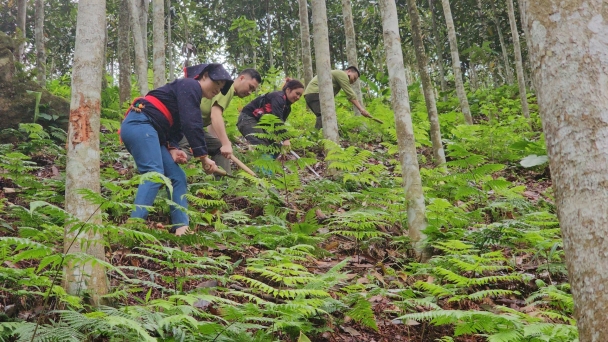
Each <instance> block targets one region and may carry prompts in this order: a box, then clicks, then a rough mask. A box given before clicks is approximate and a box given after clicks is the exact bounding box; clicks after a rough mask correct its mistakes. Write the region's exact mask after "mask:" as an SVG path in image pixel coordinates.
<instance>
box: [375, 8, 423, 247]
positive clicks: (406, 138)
mask: <svg viewBox="0 0 608 342" xmlns="http://www.w3.org/2000/svg"><path fill="white" fill-rule="evenodd" d="M379 5H380V12H381V15H382V29H383V30H382V31H383V37H384V47H385V51H386V64H387V67H388V75H389V82H390V87H391V103H392V106H393V111H394V112H395V129H396V130H397V142H398V145H399V159H400V161H401V170H402V171H401V172H402V174H403V182H404V188H405V199H406V202H407V223H408V229H409V237H410V239H411V241H412V244H413V245H414V250H415V251H416V254H417V255H418V257H419V258H421V259H426V258H427V257H428V255H427V254H426V253H425V248H424V244H425V241H424V240H425V239H426V236H425V235H424V233H423V232H422V231H423V230H424V229H425V228H426V215H425V205H424V195H423V193H422V180H421V178H420V171H419V168H418V156H417V154H416V140H415V138H414V126H413V125H412V117H411V114H410V104H409V95H408V93H407V81H406V79H405V68H404V64H403V53H402V51H401V38H400V37H399V22H398V20H397V6H396V5H395V0H380V1H379Z"/></svg>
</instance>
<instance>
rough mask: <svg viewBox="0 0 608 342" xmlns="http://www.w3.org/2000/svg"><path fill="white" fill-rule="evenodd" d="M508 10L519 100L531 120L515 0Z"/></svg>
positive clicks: (511, 1)
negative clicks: (514, 5)
mask: <svg viewBox="0 0 608 342" xmlns="http://www.w3.org/2000/svg"><path fill="white" fill-rule="evenodd" d="M507 9H508V13H509V23H510V24H511V34H512V35H513V50H514V53H515V70H516V71H517V84H518V85H519V99H520V101H521V111H522V113H523V115H524V117H526V118H530V110H529V109H528V97H527V94H526V80H525V77H524V66H523V62H522V59H521V49H520V48H519V32H518V31H517V23H516V21H515V10H514V9H513V0H507Z"/></svg>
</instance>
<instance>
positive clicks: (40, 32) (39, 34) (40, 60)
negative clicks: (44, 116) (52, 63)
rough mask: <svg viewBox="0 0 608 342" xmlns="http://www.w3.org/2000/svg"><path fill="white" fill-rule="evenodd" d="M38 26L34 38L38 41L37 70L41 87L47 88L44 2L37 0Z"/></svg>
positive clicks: (36, 20)
mask: <svg viewBox="0 0 608 342" xmlns="http://www.w3.org/2000/svg"><path fill="white" fill-rule="evenodd" d="M35 8H36V19H35V22H36V26H35V29H34V38H35V40H36V69H37V71H38V75H37V79H38V84H40V86H41V87H43V88H44V87H45V86H46V54H45V51H44V0H36V5H35Z"/></svg>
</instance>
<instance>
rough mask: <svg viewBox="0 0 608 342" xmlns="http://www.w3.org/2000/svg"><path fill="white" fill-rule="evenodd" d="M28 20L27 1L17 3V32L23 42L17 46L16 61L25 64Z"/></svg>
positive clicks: (22, 0)
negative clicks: (26, 25)
mask: <svg viewBox="0 0 608 342" xmlns="http://www.w3.org/2000/svg"><path fill="white" fill-rule="evenodd" d="M26 18H27V0H18V1H17V30H18V34H17V37H19V38H20V39H21V40H22V41H20V42H19V45H17V49H16V50H15V60H16V61H17V62H21V63H22V62H23V61H24V60H25V39H26V37H25V21H26Z"/></svg>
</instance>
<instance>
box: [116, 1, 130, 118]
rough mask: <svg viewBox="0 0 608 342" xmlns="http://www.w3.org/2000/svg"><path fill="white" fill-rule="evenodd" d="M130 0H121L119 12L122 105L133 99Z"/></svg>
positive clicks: (119, 88)
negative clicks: (130, 51)
mask: <svg viewBox="0 0 608 342" xmlns="http://www.w3.org/2000/svg"><path fill="white" fill-rule="evenodd" d="M130 33H131V29H130V28H129V0H121V1H120V11H119V12H118V74H119V76H118V98H119V101H120V107H121V108H124V106H125V102H130V101H131V70H132V68H131V54H130V53H129V35H130Z"/></svg>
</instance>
